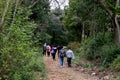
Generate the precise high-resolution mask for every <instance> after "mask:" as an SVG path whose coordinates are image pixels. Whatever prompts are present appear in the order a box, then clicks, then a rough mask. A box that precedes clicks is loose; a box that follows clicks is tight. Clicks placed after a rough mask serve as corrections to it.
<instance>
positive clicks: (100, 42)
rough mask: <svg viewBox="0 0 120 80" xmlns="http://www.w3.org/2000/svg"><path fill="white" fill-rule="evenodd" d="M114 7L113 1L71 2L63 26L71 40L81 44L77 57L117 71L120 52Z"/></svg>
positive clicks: (77, 0) (85, 0)
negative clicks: (72, 38) (71, 36)
mask: <svg viewBox="0 0 120 80" xmlns="http://www.w3.org/2000/svg"><path fill="white" fill-rule="evenodd" d="M115 6H116V1H113V0H105V1H103V0H101V1H96V0H70V1H69V7H68V8H67V9H66V11H65V16H64V19H63V22H64V25H65V27H66V28H67V29H68V30H69V31H70V32H71V34H73V35H74V38H75V39H77V40H78V41H80V42H81V47H80V49H79V50H78V52H79V55H82V56H84V57H85V58H86V59H88V60H93V61H95V63H99V64H98V65H101V66H104V67H109V66H112V68H113V66H114V67H115V68H116V69H118V67H117V66H118V65H119V63H118V61H119V55H120V48H119V46H117V45H116V44H115V42H116V40H117V38H115V34H116V31H117V30H118V29H116V28H115V25H116V24H115V23H114V22H115V21H114V18H115V14H119V8H116V7H115ZM119 35H120V34H118V37H119ZM118 40H119V39H118ZM117 44H119V43H117ZM114 60H115V61H114ZM115 63H117V64H118V65H117V64H115ZM113 69H114V68H113Z"/></svg>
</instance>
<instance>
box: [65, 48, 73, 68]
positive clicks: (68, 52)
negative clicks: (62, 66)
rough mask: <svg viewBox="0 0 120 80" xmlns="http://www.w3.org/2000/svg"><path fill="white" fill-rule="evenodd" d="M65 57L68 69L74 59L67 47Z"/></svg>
mask: <svg viewBox="0 0 120 80" xmlns="http://www.w3.org/2000/svg"><path fill="white" fill-rule="evenodd" d="M66 57H67V64H68V67H71V60H72V59H74V53H73V51H72V50H71V48H70V47H68V50H67V51H66Z"/></svg>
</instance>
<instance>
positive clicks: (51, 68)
mask: <svg viewBox="0 0 120 80" xmlns="http://www.w3.org/2000/svg"><path fill="white" fill-rule="evenodd" d="M44 63H45V65H46V70H47V79H46V80H99V79H98V78H97V77H96V76H91V75H89V74H85V73H82V72H80V71H77V70H76V68H75V67H74V66H72V67H71V68H68V67H67V64H66V58H65V61H64V67H62V68H61V67H59V59H58V58H57V59H56V60H55V61H53V60H52V57H48V56H44Z"/></svg>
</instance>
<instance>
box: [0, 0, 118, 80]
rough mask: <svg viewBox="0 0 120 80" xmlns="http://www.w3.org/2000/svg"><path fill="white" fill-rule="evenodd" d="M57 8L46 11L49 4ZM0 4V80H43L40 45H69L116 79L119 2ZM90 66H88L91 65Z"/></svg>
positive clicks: (15, 0) (9, 0)
mask: <svg viewBox="0 0 120 80" xmlns="http://www.w3.org/2000/svg"><path fill="white" fill-rule="evenodd" d="M52 1H53V2H55V3H56V4H57V6H56V7H55V8H54V9H51V8H50V4H51V2H52ZM64 1H65V0H63V2H61V3H59V0H0V80H37V79H35V76H34V75H35V73H36V72H37V73H39V74H40V76H41V77H42V78H43V80H44V79H45V77H46V76H47V75H46V71H45V64H44V63H43V56H42V46H43V44H44V43H45V42H46V43H48V44H51V45H64V46H70V47H71V48H72V49H73V51H74V53H75V56H76V58H75V61H74V62H75V63H76V64H78V65H79V66H87V67H89V65H87V64H85V63H84V64H82V63H81V62H80V59H81V58H84V59H86V60H88V61H90V62H92V64H93V65H94V66H98V68H99V70H101V71H104V70H105V69H109V70H110V71H112V72H113V73H114V74H115V76H117V78H118V80H120V76H119V75H120V72H119V71H120V0H69V5H65V6H64V9H61V4H62V3H64ZM93 65H90V66H93Z"/></svg>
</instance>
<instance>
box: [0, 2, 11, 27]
mask: <svg viewBox="0 0 120 80" xmlns="http://www.w3.org/2000/svg"><path fill="white" fill-rule="evenodd" d="M9 3H10V0H6V6H5V8H4V11H3V14H2V18H1V21H0V28H1V27H2V25H3V23H4V19H5V15H6V13H7V10H8V6H9Z"/></svg>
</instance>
